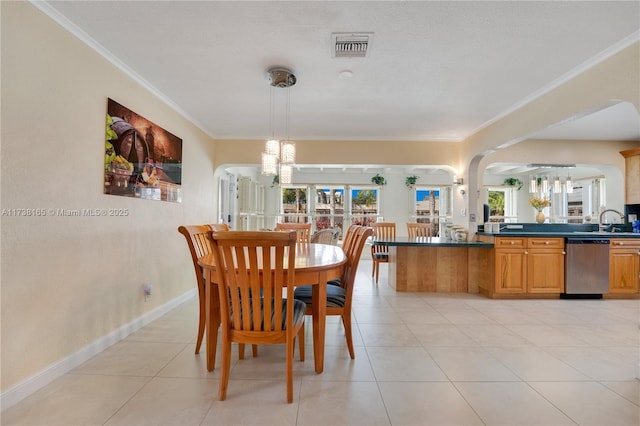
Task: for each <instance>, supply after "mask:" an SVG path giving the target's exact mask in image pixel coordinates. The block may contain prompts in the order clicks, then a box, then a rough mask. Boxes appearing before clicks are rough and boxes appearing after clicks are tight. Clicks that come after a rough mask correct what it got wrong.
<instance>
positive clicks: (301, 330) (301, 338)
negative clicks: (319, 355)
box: [298, 324, 305, 361]
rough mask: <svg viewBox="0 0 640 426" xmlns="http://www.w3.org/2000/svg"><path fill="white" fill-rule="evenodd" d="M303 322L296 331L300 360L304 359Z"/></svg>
mask: <svg viewBox="0 0 640 426" xmlns="http://www.w3.org/2000/svg"><path fill="white" fill-rule="evenodd" d="M304 343H305V342H304V324H302V327H300V332H299V333H298V346H299V347H300V361H304Z"/></svg>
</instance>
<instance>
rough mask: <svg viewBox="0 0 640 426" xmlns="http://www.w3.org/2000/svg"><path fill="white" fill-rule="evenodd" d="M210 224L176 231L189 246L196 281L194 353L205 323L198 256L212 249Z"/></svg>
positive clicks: (200, 344)
mask: <svg viewBox="0 0 640 426" xmlns="http://www.w3.org/2000/svg"><path fill="white" fill-rule="evenodd" d="M210 231H211V226H209V225H188V226H179V227H178V232H180V233H181V234H182V235H184V238H185V239H186V240H187V245H188V246H189V253H191V260H192V261H193V269H194V271H195V273H196V282H197V288H198V301H199V306H200V309H199V311H200V313H199V320H198V338H197V340H196V354H197V353H200V346H202V338H203V337H204V330H205V323H206V314H207V313H206V305H205V303H206V297H205V288H204V277H203V275H202V268H201V267H200V265H198V258H200V257H202V256H204V255H206V254H209V253H211V251H212V250H213V243H212V241H211V238H210V236H209V233H210Z"/></svg>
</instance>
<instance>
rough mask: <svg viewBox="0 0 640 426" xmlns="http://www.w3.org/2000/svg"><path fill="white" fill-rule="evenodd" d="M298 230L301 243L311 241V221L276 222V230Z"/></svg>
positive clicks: (297, 233)
mask: <svg viewBox="0 0 640 426" xmlns="http://www.w3.org/2000/svg"><path fill="white" fill-rule="evenodd" d="M291 230H293V231H296V235H297V237H298V242H299V243H308V242H310V241H311V224H310V223H290V222H285V223H276V231H291Z"/></svg>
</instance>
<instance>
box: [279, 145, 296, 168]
mask: <svg viewBox="0 0 640 426" xmlns="http://www.w3.org/2000/svg"><path fill="white" fill-rule="evenodd" d="M280 159H281V161H282V163H283V164H294V163H295V162H296V146H295V145H294V144H292V143H291V142H290V141H287V142H283V143H282V156H281V158H280Z"/></svg>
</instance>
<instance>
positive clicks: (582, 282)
mask: <svg viewBox="0 0 640 426" xmlns="http://www.w3.org/2000/svg"><path fill="white" fill-rule="evenodd" d="M566 248H567V257H566V261H565V296H566V297H567V298H577V297H585V298H586V297H588V298H602V295H603V294H605V293H608V292H609V239H608V238H598V237H571V238H567V240H566Z"/></svg>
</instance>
